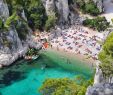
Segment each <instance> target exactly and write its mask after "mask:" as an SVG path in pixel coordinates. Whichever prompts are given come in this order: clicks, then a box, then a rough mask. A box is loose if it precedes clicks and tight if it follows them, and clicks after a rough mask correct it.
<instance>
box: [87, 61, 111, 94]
mask: <svg viewBox="0 0 113 95" xmlns="http://www.w3.org/2000/svg"><path fill="white" fill-rule="evenodd" d="M99 64H100V63H97V67H96V74H95V78H94V85H93V86H89V87H88V88H87V91H86V95H113V78H112V81H111V83H109V80H107V81H105V79H104V78H103V76H102V72H101V69H99Z"/></svg>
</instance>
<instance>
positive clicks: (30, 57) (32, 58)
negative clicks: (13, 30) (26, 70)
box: [24, 55, 39, 60]
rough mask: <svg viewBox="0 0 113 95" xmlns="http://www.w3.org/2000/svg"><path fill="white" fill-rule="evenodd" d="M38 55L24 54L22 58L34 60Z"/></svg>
mask: <svg viewBox="0 0 113 95" xmlns="http://www.w3.org/2000/svg"><path fill="white" fill-rule="evenodd" d="M38 57H39V55H33V56H25V57H24V59H26V60H35V59H37V58H38Z"/></svg>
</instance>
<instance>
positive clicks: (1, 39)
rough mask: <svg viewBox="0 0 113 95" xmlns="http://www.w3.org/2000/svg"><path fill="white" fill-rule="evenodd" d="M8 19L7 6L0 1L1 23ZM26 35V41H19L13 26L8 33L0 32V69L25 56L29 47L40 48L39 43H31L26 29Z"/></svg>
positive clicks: (29, 32) (29, 30) (29, 33)
mask: <svg viewBox="0 0 113 95" xmlns="http://www.w3.org/2000/svg"><path fill="white" fill-rule="evenodd" d="M8 17H9V10H8V7H7V4H6V3H5V2H4V1H3V0H1V1H0V18H1V19H2V20H3V22H4V21H5V20H6V19H7V18H8ZM22 17H23V19H24V20H27V18H26V17H25V14H24V11H23V12H22ZM27 30H28V33H27V37H26V40H21V39H20V38H19V36H18V32H17V30H16V29H15V27H14V26H12V27H10V28H9V29H8V31H6V30H0V67H1V66H2V65H4V66H6V65H10V64H12V63H13V62H14V61H16V60H17V59H18V58H20V57H22V56H23V55H25V53H26V52H27V50H28V48H29V47H35V48H37V49H39V48H41V47H42V44H41V43H38V42H37V43H36V42H33V40H32V37H31V33H32V31H31V29H30V28H28V29H27Z"/></svg>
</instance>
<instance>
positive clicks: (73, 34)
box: [50, 26, 103, 60]
mask: <svg viewBox="0 0 113 95" xmlns="http://www.w3.org/2000/svg"><path fill="white" fill-rule="evenodd" d="M93 32H94V31H93ZM95 34H96V33H94V34H93V33H91V31H90V32H89V31H88V30H85V29H84V28H83V27H82V26H73V27H70V28H69V29H64V30H62V32H61V36H58V37H56V38H54V39H52V40H51V41H50V43H51V45H52V46H53V47H57V49H59V48H60V49H63V50H64V51H70V52H73V53H76V54H82V55H87V57H88V58H92V59H94V60H98V56H97V55H98V53H99V51H100V50H101V44H100V43H99V41H102V40H103V39H102V38H100V37H99V36H98V35H95Z"/></svg>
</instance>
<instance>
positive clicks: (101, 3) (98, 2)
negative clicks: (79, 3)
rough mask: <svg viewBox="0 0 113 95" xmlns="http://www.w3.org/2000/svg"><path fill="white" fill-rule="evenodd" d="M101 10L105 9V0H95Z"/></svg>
mask: <svg viewBox="0 0 113 95" xmlns="http://www.w3.org/2000/svg"><path fill="white" fill-rule="evenodd" d="M93 1H94V3H95V4H96V5H97V8H98V9H99V11H100V12H103V11H104V8H103V0H93Z"/></svg>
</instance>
